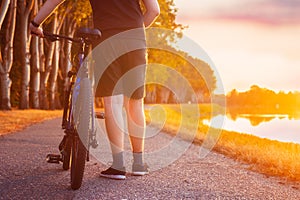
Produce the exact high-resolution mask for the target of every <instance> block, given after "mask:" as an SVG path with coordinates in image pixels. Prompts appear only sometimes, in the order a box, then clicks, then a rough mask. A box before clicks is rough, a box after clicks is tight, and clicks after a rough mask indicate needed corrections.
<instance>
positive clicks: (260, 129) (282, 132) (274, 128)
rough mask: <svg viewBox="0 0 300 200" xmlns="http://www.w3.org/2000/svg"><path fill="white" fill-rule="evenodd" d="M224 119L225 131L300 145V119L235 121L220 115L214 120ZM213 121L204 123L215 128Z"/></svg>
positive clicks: (280, 117) (276, 117) (240, 118)
mask: <svg viewBox="0 0 300 200" xmlns="http://www.w3.org/2000/svg"><path fill="white" fill-rule="evenodd" d="M222 118H224V124H223V127H222V128H223V129H224V130H228V131H235V132H239V133H246V134H252V135H255V136H258V137H261V138H268V139H271V140H277V141H281V142H293V143H299V144H300V119H294V118H292V117H290V116H289V115H238V116H236V117H235V119H232V118H231V117H230V116H221V115H218V116H215V117H214V118H213V119H212V120H217V121H219V120H222ZM212 120H204V121H203V122H204V124H207V125H211V126H212V127H214V125H213V124H211V121H212ZM215 128H218V127H215Z"/></svg>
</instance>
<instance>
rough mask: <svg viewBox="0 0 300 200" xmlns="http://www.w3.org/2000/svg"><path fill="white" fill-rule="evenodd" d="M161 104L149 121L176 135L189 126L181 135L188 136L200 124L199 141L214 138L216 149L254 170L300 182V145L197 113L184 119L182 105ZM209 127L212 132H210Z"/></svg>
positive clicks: (150, 113) (147, 113)
mask: <svg viewBox="0 0 300 200" xmlns="http://www.w3.org/2000/svg"><path fill="white" fill-rule="evenodd" d="M197 106H198V105H194V106H190V109H191V113H193V112H194V110H195V109H198V108H197ZM159 107H160V108H159V109H152V110H151V111H147V112H146V118H147V123H151V124H154V125H155V124H159V126H160V127H163V129H164V130H165V131H166V132H168V133H170V134H173V135H174V134H178V130H179V127H181V126H185V128H184V129H180V130H181V133H180V135H187V136H188V135H189V134H190V132H189V128H190V127H192V129H193V126H195V123H197V124H196V125H197V126H198V128H197V133H196V136H195V138H194V142H195V143H197V144H203V141H204V140H205V138H207V137H211V138H213V139H215V140H216V141H217V142H216V144H215V145H214V148H213V150H214V151H217V152H219V153H222V154H224V155H226V156H228V157H231V158H233V159H235V160H238V161H240V162H243V163H247V164H249V166H250V169H251V170H254V171H257V172H260V173H263V174H265V175H268V176H278V177H283V178H286V179H288V180H293V181H300V145H299V144H295V143H284V142H278V141H274V140H269V139H262V138H259V137H256V136H253V135H250V134H242V133H237V132H233V131H226V130H220V129H214V128H211V127H208V126H207V125H204V124H203V123H202V122H201V120H195V116H190V120H183V116H182V113H181V112H180V109H178V106H177V108H176V107H175V106H173V107H170V106H168V105H160V106H159ZM200 107H201V105H200ZM200 107H199V110H201V113H203V112H202V111H203V110H204V113H203V115H206V114H207V113H205V109H201V108H200ZM206 107H207V106H206ZM185 115H186V113H185ZM187 115H188V114H187ZM201 115H202V114H201ZM185 119H189V118H185ZM162 121H163V122H164V124H163V126H161V122H162ZM185 121H187V122H185ZM208 130H209V135H208V134H207V133H208ZM182 132H183V133H182ZM206 142H207V140H206Z"/></svg>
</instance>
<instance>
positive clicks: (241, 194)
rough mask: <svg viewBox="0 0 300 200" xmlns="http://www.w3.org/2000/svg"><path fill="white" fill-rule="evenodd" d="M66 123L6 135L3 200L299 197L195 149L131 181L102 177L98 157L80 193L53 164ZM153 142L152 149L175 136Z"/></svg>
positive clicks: (0, 141)
mask: <svg viewBox="0 0 300 200" xmlns="http://www.w3.org/2000/svg"><path fill="white" fill-rule="evenodd" d="M62 134H63V133H62V130H61V129H60V119H54V120H50V121H46V122H44V123H41V124H37V125H33V126H31V127H29V128H27V129H25V130H24V131H21V132H17V133H14V134H9V135H5V136H1V137H0V163H1V164H0V199H284V200H286V199H293V200H294V199H299V198H300V189H299V188H298V186H296V185H295V184H289V183H285V182H284V181H282V180H279V179H276V178H267V177H266V176H264V175H261V174H258V173H255V172H252V171H250V170H248V169H247V167H248V166H247V165H242V164H240V163H238V162H235V161H233V160H231V159H228V158H226V157H224V156H222V155H220V154H217V153H210V154H209V155H208V156H207V157H206V158H205V159H199V158H198V148H199V147H197V146H195V145H192V146H191V147H190V148H189V150H188V151H186V152H185V153H184V155H183V156H181V157H180V159H178V160H177V161H175V162H174V163H172V164H170V165H169V166H168V167H165V168H163V169H161V170H157V171H154V172H152V173H150V174H149V175H147V176H144V177H134V176H130V175H129V176H128V178H127V179H126V180H125V181H115V180H109V179H104V178H100V177H99V173H100V171H101V170H103V169H105V168H106V166H105V165H104V164H101V163H100V162H98V161H97V160H96V159H95V158H92V159H91V161H90V162H88V163H87V165H86V170H85V174H84V182H83V185H82V187H81V188H80V189H79V190H77V191H72V190H71V189H70V186H69V180H70V178H69V176H70V175H69V171H63V170H62V167H61V165H57V164H48V163H46V161H45V156H46V155H47V154H48V153H50V152H54V153H56V152H57V145H58V143H59V141H60V139H61V137H62ZM158 137H159V139H155V140H152V139H151V140H149V141H147V148H152V147H154V146H156V145H157V144H160V143H161V142H163V141H168V140H170V136H168V135H166V134H159V135H158Z"/></svg>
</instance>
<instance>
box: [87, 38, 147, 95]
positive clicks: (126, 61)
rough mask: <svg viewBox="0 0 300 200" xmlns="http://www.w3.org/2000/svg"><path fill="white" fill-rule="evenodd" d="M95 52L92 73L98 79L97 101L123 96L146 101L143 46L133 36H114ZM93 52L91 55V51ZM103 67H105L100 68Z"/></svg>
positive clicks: (143, 43) (143, 40)
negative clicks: (95, 73)
mask: <svg viewBox="0 0 300 200" xmlns="http://www.w3.org/2000/svg"><path fill="white" fill-rule="evenodd" d="M98 46H99V49H98V50H97V48H96V50H95V49H94V50H95V52H94V53H93V57H94V60H95V70H97V68H98V67H99V68H101V69H99V68H98V70H99V71H101V73H97V74H98V76H99V78H98V79H96V82H95V84H97V87H96V91H95V95H96V96H97V97H105V96H114V95H119V94H123V95H125V96H127V97H130V98H134V99H141V98H143V97H145V78H146V62H147V60H146V42H145V39H144V38H143V37H136V36H135V37H132V34H129V36H128V34H123V35H122V34H121V35H120V36H117V37H115V36H113V37H111V38H108V39H107V40H105V41H103V42H101V43H100V44H99V45H98ZM94 50H93V51H94ZM103 63H106V64H103Z"/></svg>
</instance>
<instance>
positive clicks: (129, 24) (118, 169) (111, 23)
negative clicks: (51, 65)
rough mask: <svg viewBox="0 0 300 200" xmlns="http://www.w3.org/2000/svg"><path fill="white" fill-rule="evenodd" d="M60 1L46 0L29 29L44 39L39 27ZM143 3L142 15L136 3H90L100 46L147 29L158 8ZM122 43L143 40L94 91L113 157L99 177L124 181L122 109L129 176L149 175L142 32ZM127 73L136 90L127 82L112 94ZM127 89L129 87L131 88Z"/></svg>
mask: <svg viewBox="0 0 300 200" xmlns="http://www.w3.org/2000/svg"><path fill="white" fill-rule="evenodd" d="M63 1H64V0H47V1H46V2H45V3H44V5H43V6H42V7H41V9H40V10H39V12H38V13H37V15H36V16H35V17H34V19H33V20H32V21H31V23H30V30H31V31H32V32H33V33H35V34H37V35H39V36H41V37H43V30H42V28H41V27H40V24H42V23H43V22H44V21H45V20H46V19H47V17H49V16H50V14H51V13H52V12H53V10H54V9H55V8H56V7H57V6H58V5H60V4H61V3H62V2H63ZM142 2H143V5H144V8H145V11H144V12H142V9H141V5H140V1H139V0H90V4H91V7H92V10H93V20H94V26H95V28H97V29H99V30H101V32H102V36H103V37H102V39H101V41H100V44H101V43H102V42H104V41H105V42H107V41H109V38H111V37H112V36H114V35H116V34H119V33H122V32H124V31H127V30H132V29H141V30H144V28H145V27H148V26H150V25H151V24H152V23H153V22H154V20H155V19H156V17H157V16H158V15H159V12H160V8H159V5H158V2H157V0H142ZM122 40H123V41H120V42H121V43H124V44H126V45H127V44H128V43H135V42H139V43H140V42H141V41H144V42H143V44H144V48H141V49H138V50H134V51H131V52H129V53H126V54H125V55H122V56H120V57H118V58H117V59H116V60H115V61H114V62H112V63H111V64H110V65H109V67H108V68H107V69H106V70H105V72H104V73H103V76H102V77H101V79H100V81H99V85H98V86H99V87H98V88H97V91H96V95H97V96H101V97H103V99H104V109H105V125H106V130H107V135H108V138H109V140H110V144H111V145H110V146H111V151H112V158H113V163H112V166H111V167H109V168H108V169H107V170H105V171H102V172H101V173H100V176H102V177H106V178H112V179H126V169H125V167H124V166H125V164H124V135H125V131H124V129H123V128H122V125H121V123H122V122H123V119H122V116H123V115H122V111H123V106H124V107H125V110H126V114H127V122H128V124H127V126H128V131H129V136H130V142H131V146H132V152H133V165H132V174H133V175H140V176H142V175H146V174H148V173H149V171H148V166H147V165H146V164H145V162H144V140H145V115H144V103H143V99H144V96H145V91H144V90H145V87H144V85H143V86H142V87H140V83H141V82H142V83H145V71H146V42H145V35H144V32H143V33H142V34H138V36H137V38H136V40H138V41H135V40H134V39H132V38H131V39H130V40H127V39H126V37H124V38H122ZM111 44H112V45H111V49H107V51H108V52H109V53H111V54H114V48H116V47H114V46H113V45H114V44H115V43H114V42H112V43H111ZM129 45H130V44H129ZM106 53H107V52H106ZM97 57H101V55H99V56H98V55H97ZM96 65H97V61H96ZM136 66H138V68H139V70H132V69H134V68H135V67H136ZM129 71H131V72H133V73H131V74H130V82H131V83H130V84H132V83H133V84H135V83H136V84H139V85H136V88H138V89H136V90H135V91H134V92H132V90H131V89H127V88H126V83H124V84H123V85H124V89H123V90H117V92H115V91H116V90H115V86H116V85H117V83H118V81H119V80H121V79H122V76H124V75H125V74H126V73H127V72H129ZM135 71H136V72H135ZM126 80H128V79H126ZM130 87H131V88H132V85H131V86H130ZM133 88H135V87H133Z"/></svg>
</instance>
